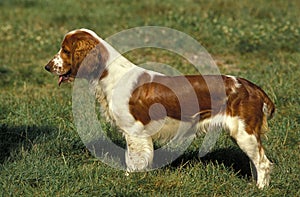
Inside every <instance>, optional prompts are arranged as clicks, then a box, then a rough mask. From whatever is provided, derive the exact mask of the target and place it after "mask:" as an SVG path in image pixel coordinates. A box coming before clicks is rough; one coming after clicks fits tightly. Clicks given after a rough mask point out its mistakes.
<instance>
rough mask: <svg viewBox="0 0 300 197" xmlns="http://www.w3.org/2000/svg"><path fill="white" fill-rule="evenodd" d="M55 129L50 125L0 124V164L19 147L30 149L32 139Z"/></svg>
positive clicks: (32, 142)
mask: <svg viewBox="0 0 300 197" xmlns="http://www.w3.org/2000/svg"><path fill="white" fill-rule="evenodd" d="M54 130H55V129H54V128H53V127H50V126H44V127H38V126H27V125H21V126H8V125H6V124H3V125H0V164H2V163H4V161H5V160H7V159H8V158H9V156H10V155H11V153H14V152H15V151H17V150H18V149H20V148H21V147H22V148H24V149H25V150H28V149H31V147H32V146H33V144H34V141H35V140H36V139H37V138H38V137H40V136H41V135H43V134H49V133H50V132H51V131H54Z"/></svg>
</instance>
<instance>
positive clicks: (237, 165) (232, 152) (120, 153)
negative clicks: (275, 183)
mask: <svg viewBox="0 0 300 197" xmlns="http://www.w3.org/2000/svg"><path fill="white" fill-rule="evenodd" d="M87 148H88V149H89V150H90V151H91V152H92V154H93V155H94V156H96V157H98V158H100V159H101V160H103V158H104V157H105V158H110V161H108V160H106V163H107V162H108V163H110V164H112V163H115V164H116V167H117V166H119V167H121V168H122V169H123V170H125V169H126V164H125V144H124V143H123V142H122V143H120V144H119V147H117V148H112V147H111V145H110V144H109V143H108V142H107V140H105V139H98V140H95V141H93V142H91V143H90V144H87ZM197 162H200V163H202V164H203V165H209V164H211V163H213V164H216V165H224V166H225V168H227V169H229V170H233V171H234V173H236V174H237V175H238V176H241V177H243V178H249V177H252V173H251V168H250V160H249V158H248V157H247V156H246V155H245V153H243V152H242V151H241V150H240V149H238V148H237V147H234V146H232V147H228V148H221V149H216V150H214V151H212V152H210V153H208V154H207V155H205V156H204V157H201V158H199V156H198V150H192V151H186V152H184V153H183V154H180V153H178V152H172V151H169V150H164V149H159V150H158V149H156V150H155V152H154V159H153V166H152V167H153V168H154V169H156V168H174V169H178V168H181V169H182V168H185V166H186V165H185V164H186V163H190V164H192V165H193V164H195V163H197Z"/></svg>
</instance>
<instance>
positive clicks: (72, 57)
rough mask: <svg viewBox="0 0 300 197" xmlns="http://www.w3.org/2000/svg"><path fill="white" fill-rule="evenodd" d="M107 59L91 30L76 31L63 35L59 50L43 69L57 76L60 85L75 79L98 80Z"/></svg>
mask: <svg viewBox="0 0 300 197" xmlns="http://www.w3.org/2000/svg"><path fill="white" fill-rule="evenodd" d="M107 59H108V51H107V49H106V48H105V46H104V45H103V44H102V43H101V40H100V38H99V37H98V36H97V35H96V34H95V33H94V32H92V31H91V30H87V29H78V30H74V31H71V32H69V33H67V34H66V35H65V37H64V40H63V42H62V44H61V48H60V50H59V51H58V53H57V54H56V55H55V56H54V57H53V58H52V59H51V60H50V61H49V62H48V64H47V65H46V66H45V69H46V70H47V71H49V72H51V73H53V74H55V75H58V76H59V80H58V84H59V85H60V84H61V83H62V82H71V81H73V80H74V79H75V77H82V78H86V79H88V80H91V79H96V78H100V77H101V74H102V73H103V71H104V68H105V64H106V62H107ZM79 68H80V72H78V71H79Z"/></svg>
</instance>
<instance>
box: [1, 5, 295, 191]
mask: <svg viewBox="0 0 300 197" xmlns="http://www.w3.org/2000/svg"><path fill="white" fill-rule="evenodd" d="M299 10H300V2H299V1H297V0H293V1H284V0H276V1H263V0H252V1H234V0H228V1H221V0H216V1H199V2H198V1H193V0H185V1H171V0H168V1H158V0H154V1H148V2H147V3H146V2H143V1H136V0H133V1H129V0H128V1H127V0H126V1H109V0H103V1H94V0H86V1H72V0H65V1H59V0H51V1H50V0H3V1H0V85H1V86H0V87H1V88H0V92H1V97H0V196H104V195H109V196H300V192H299V188H300V176H299V175H300V151H299V150H300V141H299V138H300V116H299V111H300V98H299V88H298V86H299V84H300V69H299V66H300V15H299ZM139 26H163V27H169V28H173V29H176V30H178V31H181V32H184V33H186V34H188V35H190V36H192V37H193V38H194V39H196V40H197V41H199V42H200V43H201V44H202V46H204V47H205V48H206V50H207V51H208V52H209V53H210V54H211V55H212V57H213V58H214V59H215V60H216V62H217V65H218V66H219V69H220V71H221V72H222V73H224V74H230V75H238V76H241V77H244V78H247V79H249V80H251V81H253V82H255V83H256V84H258V85H259V86H261V87H262V88H263V89H264V90H265V91H266V92H267V93H268V95H270V97H271V99H272V100H273V101H274V102H275V105H276V114H275V117H274V118H273V119H272V120H271V121H270V132H269V133H268V134H267V139H265V140H264V142H263V144H264V146H265V148H266V153H267V155H268V157H269V159H270V160H271V161H272V162H273V163H274V169H273V172H272V179H271V183H270V186H269V187H268V188H265V189H264V190H259V189H258V188H257V187H256V186H255V182H254V181H253V178H252V175H251V171H250V168H249V160H248V158H247V157H246V156H245V155H244V154H243V152H241V151H240V150H239V148H238V147H237V146H236V145H235V144H234V143H233V142H232V141H231V140H230V139H229V138H228V136H226V135H225V134H224V135H222V136H221V137H220V138H219V140H218V142H217V144H216V146H215V147H214V149H213V151H212V152H211V153H209V154H208V155H206V156H205V157H204V158H201V159H199V158H198V157H197V151H198V148H199V144H201V141H202V139H197V140H195V141H194V142H193V143H192V144H191V146H190V147H189V148H188V150H187V151H186V152H185V153H184V154H183V155H182V156H181V157H180V158H178V159H177V160H176V161H174V162H173V163H172V164H170V165H167V166H165V167H163V168H160V169H157V170H153V171H149V172H142V173H133V174H131V175H130V176H125V173H124V171H122V170H116V169H114V168H112V167H110V166H108V165H106V164H104V163H102V162H101V161H100V160H98V159H96V158H95V157H93V156H92V154H91V153H90V152H89V151H88V150H87V148H86V147H85V145H84V144H83V142H82V141H81V138H80V136H79V135H78V133H77V131H76V127H75V124H74V120H73V114H72V85H71V84H63V85H62V86H60V87H58V85H57V77H54V76H52V75H50V74H49V73H47V72H46V71H45V70H44V66H45V65H46V63H47V62H48V60H49V59H50V58H51V57H52V56H53V55H54V54H55V53H56V52H57V50H58V49H59V47H60V42H61V40H62V38H63V36H64V34H65V33H67V32H68V31H70V30H73V29H77V28H82V27H85V28H89V29H93V30H94V31H95V32H97V34H98V35H100V36H101V37H102V38H104V39H105V38H107V37H109V36H111V35H113V34H115V33H118V32H120V31H122V30H125V29H129V28H133V27H139ZM126 57H127V58H128V59H130V60H132V61H133V62H135V63H138V64H142V63H143V62H147V61H152V62H160V63H164V64H168V65H170V66H172V67H174V68H176V69H177V70H179V71H180V72H183V73H190V72H192V70H191V69H189V68H190V67H189V65H186V64H188V63H187V62H186V61H185V60H182V58H181V59H180V57H178V56H175V57H174V55H173V54H170V53H169V52H165V51H163V52H162V51H157V50H154V49H137V50H134V51H131V52H129V53H127V54H126ZM106 128H107V131H108V132H109V131H111V130H113V129H111V128H110V127H109V125H108V126H107V127H106ZM112 132H113V131H112ZM117 137H118V136H117ZM118 140H119V141H121V142H120V143H124V141H122V139H118ZM197 144H198V145H197Z"/></svg>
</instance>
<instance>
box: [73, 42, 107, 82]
mask: <svg viewBox="0 0 300 197" xmlns="http://www.w3.org/2000/svg"><path fill="white" fill-rule="evenodd" d="M107 59H108V51H107V50H106V48H105V47H104V46H103V45H102V44H101V43H95V41H93V40H83V41H79V42H78V43H77V47H76V49H75V51H74V57H73V60H74V64H73V65H76V68H75V69H76V72H77V76H76V77H80V78H85V79H88V80H93V79H99V78H100V77H101V75H102V73H103V72H104V69H105V66H106V62H107Z"/></svg>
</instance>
